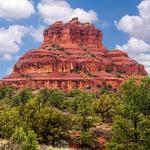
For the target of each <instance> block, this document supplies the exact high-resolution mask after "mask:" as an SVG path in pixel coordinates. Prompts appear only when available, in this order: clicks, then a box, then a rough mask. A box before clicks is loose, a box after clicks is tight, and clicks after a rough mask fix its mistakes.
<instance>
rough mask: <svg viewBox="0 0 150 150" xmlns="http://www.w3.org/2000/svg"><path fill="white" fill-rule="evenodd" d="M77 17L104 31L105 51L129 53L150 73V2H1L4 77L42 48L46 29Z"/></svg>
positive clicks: (1, 70)
mask: <svg viewBox="0 0 150 150" xmlns="http://www.w3.org/2000/svg"><path fill="white" fill-rule="evenodd" d="M75 16H77V17H79V19H80V20H81V21H82V22H86V21H89V22H91V23H93V24H95V26H96V27H97V28H99V29H100V30H102V32H103V36H104V40H103V42H104V45H105V47H107V48H109V49H110V50H111V49H113V48H119V49H123V50H124V51H127V52H128V54H129V56H130V57H132V58H134V59H136V60H137V61H138V62H139V63H142V64H144V65H145V67H146V69H147V71H148V72H150V64H149V61H150V54H149V52H150V0H0V77H3V76H5V75H6V74H8V73H9V72H10V71H11V70H12V67H13V65H14V64H15V62H16V61H17V59H18V58H19V57H20V56H21V55H23V54H24V53H25V52H27V51H28V50H30V49H32V48H36V47H38V46H39V45H40V43H41V42H42V31H43V29H44V28H45V27H47V26H48V25H50V24H52V23H53V22H55V21H56V20H63V21H64V22H66V21H68V20H69V19H70V18H71V17H75Z"/></svg>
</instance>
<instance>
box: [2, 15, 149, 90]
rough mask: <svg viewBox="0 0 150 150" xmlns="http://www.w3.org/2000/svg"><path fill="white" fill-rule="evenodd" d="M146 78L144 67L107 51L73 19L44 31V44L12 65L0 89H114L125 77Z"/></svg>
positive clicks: (85, 26)
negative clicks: (7, 86)
mask: <svg viewBox="0 0 150 150" xmlns="http://www.w3.org/2000/svg"><path fill="white" fill-rule="evenodd" d="M145 75H147V73H146V71H145V69H144V66H143V65H141V64H138V63H137V62H136V61H135V60H133V59H131V58H129V57H128V54H127V53H125V52H123V51H120V50H112V51H110V52H109V51H108V50H107V49H106V48H105V47H104V46H103V44H102V33H101V31H99V30H98V29H96V28H95V27H94V25H91V24H89V23H84V24H83V23H80V22H79V21H78V19H77V18H74V19H72V20H71V21H70V22H68V23H66V24H64V23H63V22H56V23H55V24H53V25H51V26H49V28H48V29H46V30H45V31H44V42H43V43H42V45H41V47H40V48H38V49H32V50H30V51H28V52H27V53H26V54H25V55H24V56H22V57H21V58H20V59H19V60H18V62H17V63H16V64H15V66H14V69H13V72H12V73H11V74H10V75H8V76H6V77H5V78H3V79H2V80H1V81H0V86H6V85H11V86H14V87H16V88H24V87H30V88H33V89H41V88H44V87H47V88H49V89H61V90H64V91H69V90H72V89H88V90H92V91H96V90H97V89H99V88H108V89H117V88H118V86H119V85H120V84H121V83H122V82H123V81H124V80H126V79H127V78H128V77H129V76H145Z"/></svg>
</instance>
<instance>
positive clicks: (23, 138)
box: [11, 127, 38, 150]
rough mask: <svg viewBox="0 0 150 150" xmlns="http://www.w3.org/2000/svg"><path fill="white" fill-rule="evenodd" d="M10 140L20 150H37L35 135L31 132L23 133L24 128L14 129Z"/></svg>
mask: <svg viewBox="0 0 150 150" xmlns="http://www.w3.org/2000/svg"><path fill="white" fill-rule="evenodd" d="M11 140H13V141H14V142H15V143H17V144H18V145H19V146H20V147H21V149H22V150H37V149H38V142H37V135H36V134H35V132H34V131H33V130H27V131H25V130H24V128H22V127H20V128H16V130H15V132H14V134H13V135H12V138H11Z"/></svg>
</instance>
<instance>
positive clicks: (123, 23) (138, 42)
mask: <svg viewBox="0 0 150 150" xmlns="http://www.w3.org/2000/svg"><path fill="white" fill-rule="evenodd" d="M137 8H138V11H139V15H137V16H130V15H128V14H127V15H125V16H123V17H122V18H121V19H120V20H119V21H118V22H117V21H115V25H116V26H117V29H118V30H121V31H123V32H125V33H127V34H129V36H130V39H129V40H128V42H127V43H126V44H123V45H122V46H120V45H116V48H118V49H123V50H125V51H127V52H128V53H129V56H130V57H132V58H134V59H135V60H137V61H138V62H139V63H141V64H143V65H145V68H146V70H147V72H148V73H149V75H150V0H143V1H141V3H140V4H139V5H138V6H137Z"/></svg>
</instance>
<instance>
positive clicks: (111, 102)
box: [91, 93, 118, 122]
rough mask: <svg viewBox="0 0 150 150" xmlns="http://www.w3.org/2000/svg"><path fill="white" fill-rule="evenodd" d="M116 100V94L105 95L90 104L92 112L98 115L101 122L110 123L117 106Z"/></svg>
mask: <svg viewBox="0 0 150 150" xmlns="http://www.w3.org/2000/svg"><path fill="white" fill-rule="evenodd" d="M116 99H117V97H116V94H108V93H107V94H106V93H105V94H103V95H102V96H101V97H100V98H99V99H97V100H95V101H93V103H92V104H91V105H92V109H93V111H94V112H95V113H96V114H97V115H100V117H101V118H102V121H103V122H112V117H113V116H114V115H115V112H116V110H117V105H118V102H117V100H116Z"/></svg>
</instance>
